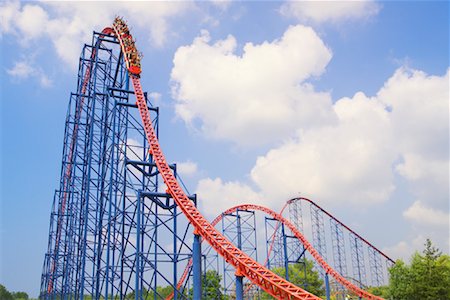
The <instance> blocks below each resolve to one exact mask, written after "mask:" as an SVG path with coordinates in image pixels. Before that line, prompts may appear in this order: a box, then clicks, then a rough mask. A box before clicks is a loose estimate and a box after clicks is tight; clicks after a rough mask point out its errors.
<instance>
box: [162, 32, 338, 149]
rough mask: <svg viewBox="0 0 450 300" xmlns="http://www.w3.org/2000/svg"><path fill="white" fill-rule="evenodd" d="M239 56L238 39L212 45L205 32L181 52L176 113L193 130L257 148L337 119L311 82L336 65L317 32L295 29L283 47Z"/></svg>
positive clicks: (256, 48)
mask: <svg viewBox="0 0 450 300" xmlns="http://www.w3.org/2000/svg"><path fill="white" fill-rule="evenodd" d="M236 52H238V51H237V41H236V39H235V38H234V37H233V36H228V37H227V38H226V39H223V40H219V41H217V42H215V43H213V44H210V37H209V34H208V32H206V31H203V33H202V34H201V36H199V37H197V38H196V39H195V40H194V41H193V43H192V44H191V45H188V46H184V47H180V48H179V49H178V50H177V52H176V54H175V56H174V67H173V69H172V74H171V79H172V81H173V86H174V88H173V91H174V92H173V95H174V98H175V100H176V106H175V109H176V113H177V115H178V116H179V117H180V118H181V119H182V120H183V121H185V122H186V123H187V124H188V125H189V126H192V127H194V128H195V129H198V130H200V131H201V132H203V133H204V134H206V135H207V136H209V137H212V138H217V139H225V140H230V141H232V142H234V143H236V144H237V145H239V146H249V145H252V146H254V145H260V144H264V143H270V142H273V141H276V140H282V139H284V138H286V137H289V136H290V135H291V134H292V133H293V132H295V129H296V128H299V127H313V126H316V125H318V124H323V123H328V122H330V120H332V119H333V117H334V116H333V112H332V109H331V99H330V96H329V94H328V93H319V92H316V91H315V90H314V88H313V86H312V85H311V84H309V83H307V82H306V80H307V79H310V78H311V77H314V76H319V75H320V74H322V73H323V72H324V71H325V67H326V65H327V64H328V62H329V61H330V59H331V51H330V50H329V49H328V48H327V47H326V45H325V44H324V43H323V41H322V40H321V39H320V38H319V37H318V35H317V34H316V33H315V32H314V30H312V29H311V28H309V27H305V26H300V25H298V26H294V27H289V28H288V29H287V30H286V32H285V33H284V35H283V36H282V37H281V38H280V39H277V40H274V41H272V42H267V41H266V42H264V43H262V44H258V45H255V44H252V43H247V44H245V46H244V47H243V49H242V54H241V55H238V54H237V53H236Z"/></svg>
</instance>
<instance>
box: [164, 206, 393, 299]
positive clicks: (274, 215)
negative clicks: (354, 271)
mask: <svg viewBox="0 0 450 300" xmlns="http://www.w3.org/2000/svg"><path fill="white" fill-rule="evenodd" d="M293 200H296V199H292V200H289V201H288V202H287V203H286V205H287V204H289V202H290V201H293ZM308 201H310V202H311V203H313V204H314V202H312V201H311V200H308ZM286 205H285V206H284V207H283V209H282V210H281V212H280V213H277V212H275V211H273V210H271V209H270V208H267V207H265V206H261V205H256V204H241V205H236V206H233V207H231V208H229V209H227V210H226V211H224V212H223V213H222V214H220V215H219V216H217V217H216V218H215V219H214V220H213V221H212V222H211V225H213V226H215V225H217V224H218V223H219V222H220V221H221V220H222V218H223V216H224V215H227V214H232V213H234V212H236V211H237V210H253V211H261V212H264V213H266V214H267V215H269V216H271V217H272V218H274V219H276V220H277V221H279V223H278V224H281V223H282V224H284V225H285V226H287V227H288V228H289V229H290V230H291V231H292V233H293V234H294V235H295V237H296V238H297V239H299V240H300V241H301V243H302V244H303V245H304V246H305V248H306V250H307V251H308V252H309V253H310V254H311V255H312V256H313V258H314V259H315V260H316V261H317V262H318V263H319V264H320V266H321V267H322V268H323V269H324V270H325V272H326V273H328V274H329V275H331V276H332V277H333V278H334V279H336V281H337V282H339V283H341V284H342V285H343V286H345V287H346V288H347V289H348V290H350V291H352V292H354V293H355V294H356V295H358V296H359V297H363V298H366V299H377V300H382V299H383V298H381V297H378V296H375V295H372V294H370V293H369V292H367V291H365V290H363V289H361V288H359V287H358V286H356V285H354V284H353V283H351V282H350V281H349V280H347V279H346V278H345V277H343V276H342V275H341V274H339V273H338V272H336V271H335V270H334V269H333V268H332V267H331V266H330V265H328V263H327V262H325V260H324V259H323V258H322V257H321V256H320V255H319V253H318V252H317V251H316V250H315V249H314V248H313V246H312V245H311V243H309V242H308V241H307V240H306V238H305V237H304V236H303V234H302V233H301V232H300V231H299V230H298V229H297V228H296V227H295V226H294V224H292V223H291V222H290V221H289V220H288V219H286V218H284V217H283V216H282V212H283V211H284V209H285V208H286ZM269 251H270V250H269ZM380 253H381V252H380ZM386 257H387V256H386ZM191 265H192V259H191V260H189V262H188V264H187V266H186V268H185V270H184V272H183V275H182V277H181V278H180V281H179V282H178V284H177V288H178V289H179V288H181V286H182V285H183V283H184V281H185V280H186V279H187V276H188V274H189V268H190V267H191ZM172 297H173V295H170V296H168V297H167V298H166V300H170V299H172Z"/></svg>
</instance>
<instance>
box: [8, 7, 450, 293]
mask: <svg viewBox="0 0 450 300" xmlns="http://www.w3.org/2000/svg"><path fill="white" fill-rule="evenodd" d="M0 7H1V8H0V16H1V23H0V34H1V68H0V76H1V77H0V78H1V101H0V112H1V127H0V129H1V130H0V135H1V152H0V158H1V173H0V176H1V186H0V188H1V241H0V243H1V264H0V270H1V275H0V283H2V284H4V285H6V286H7V287H8V288H9V289H10V290H25V291H27V292H28V293H30V295H32V296H37V294H38V290H39V282H40V273H41V268H42V262H43V257H44V253H45V251H46V244H47V234H48V225H49V214H50V206H51V203H52V197H53V192H54V190H55V188H56V187H57V186H58V182H59V174H60V164H61V159H60V158H61V151H62V138H63V133H64V132H63V131H64V119H65V114H66V109H67V103H68V99H69V93H70V92H71V91H74V89H75V87H76V66H77V61H78V56H79V52H80V50H81V47H82V45H83V43H85V42H86V43H89V42H90V41H91V35H92V30H97V31H100V30H101V29H102V28H103V27H105V26H108V25H109V24H110V23H111V22H112V19H113V17H114V16H115V15H121V16H123V17H124V18H125V19H127V20H128V23H129V25H130V26H131V27H132V31H133V35H134V36H135V37H136V39H137V45H138V47H139V49H140V50H141V51H142V52H143V53H144V59H143V70H144V72H143V76H142V83H143V86H144V88H145V89H146V90H147V91H149V92H151V93H153V95H154V99H155V101H156V103H157V104H158V105H159V106H160V107H161V124H160V126H161V143H162V147H163V149H164V152H165V154H166V156H167V158H168V160H169V161H175V162H177V163H178V164H179V166H180V168H181V170H180V172H181V174H182V177H183V179H184V181H185V182H186V183H187V186H188V188H189V190H190V191H192V192H197V193H198V194H199V196H200V199H203V200H204V201H205V202H206V201H208V203H215V204H217V205H214V206H206V205H205V206H202V205H201V206H200V208H201V210H202V212H203V213H204V214H205V215H206V216H207V217H208V218H210V219H212V218H213V217H214V216H215V215H216V214H217V213H218V212H220V210H221V209H225V208H227V207H230V206H231V205H232V204H236V203H242V202H256V203H260V204H264V205H267V206H269V207H271V208H273V209H275V210H277V209H279V208H280V207H281V206H282V205H283V204H284V201H285V200H287V199H288V198H290V197H295V196H298V195H299V194H300V195H302V196H306V197H309V198H311V199H314V200H316V201H317V202H318V203H319V204H320V205H322V206H324V207H325V208H326V209H328V210H329V211H331V212H333V213H334V214H335V215H336V216H337V217H338V218H340V219H341V220H342V221H344V222H345V223H347V224H349V225H350V226H351V227H353V229H355V230H356V231H357V232H359V233H360V234H361V235H363V236H364V237H366V238H367V239H368V240H370V241H371V242H372V243H374V244H375V245H376V246H377V247H379V248H381V249H383V250H384V251H386V252H387V253H388V254H389V255H391V256H392V257H394V258H405V257H408V256H409V255H410V254H411V252H412V251H414V249H420V248H421V246H422V244H423V242H424V240H425V238H426V237H430V238H431V239H432V240H433V241H434V242H435V243H436V244H437V245H438V246H439V247H440V248H441V249H442V250H444V251H445V252H449V238H448V237H449V221H448V220H449V190H448V183H449V173H448V165H449V140H448V138H449V118H448V113H449V107H448V106H449V102H448V100H449V71H448V70H449V4H448V2H444V1H442V2H403V1H395V2H372V1H362V2H333V3H325V2H321V3H315V4H312V3H311V2H292V3H291V2H278V1H274V2H265V1H264V2H227V1H219V2H196V3H192V2H168V3H155V2H152V3H143V2H140V3H134V4H133V5H125V4H124V3H121V2H101V3H95V4H93V3H86V2H80V3H73V2H48V3H41V2H14V1H12V2H11V1H6V2H2V4H0ZM211 207H213V208H211Z"/></svg>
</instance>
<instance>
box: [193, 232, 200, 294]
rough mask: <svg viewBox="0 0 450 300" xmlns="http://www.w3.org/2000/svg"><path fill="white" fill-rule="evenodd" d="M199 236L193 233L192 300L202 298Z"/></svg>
mask: <svg viewBox="0 0 450 300" xmlns="http://www.w3.org/2000/svg"><path fill="white" fill-rule="evenodd" d="M200 239H201V237H200V235H197V234H194V245H193V247H192V260H193V264H192V269H193V271H192V273H193V277H194V300H201V299H202V263H201V259H202V250H201V241H200Z"/></svg>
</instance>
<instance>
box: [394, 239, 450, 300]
mask: <svg viewBox="0 0 450 300" xmlns="http://www.w3.org/2000/svg"><path fill="white" fill-rule="evenodd" d="M389 273H390V275H391V276H390V282H389V298H391V299H395V300H403V299H405V300H416V299H417V300H419V299H420V300H428V299H429V300H448V299H450V256H448V255H443V254H442V253H441V252H440V251H439V250H438V249H437V248H435V247H434V246H433V245H432V243H431V241H430V240H429V239H427V241H426V243H425V249H424V251H423V252H422V254H419V253H417V252H416V253H414V254H413V256H412V257H411V264H410V265H409V266H408V265H406V264H405V263H404V262H403V261H402V260H398V261H397V262H396V263H395V265H394V266H393V267H392V268H391V269H390V270H389Z"/></svg>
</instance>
